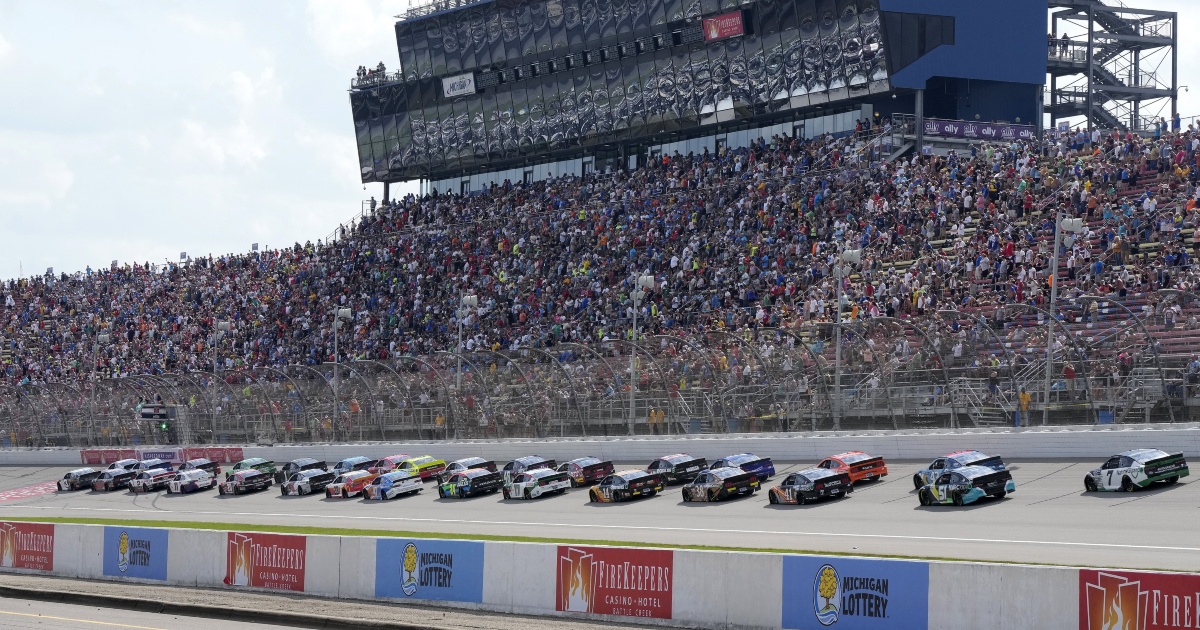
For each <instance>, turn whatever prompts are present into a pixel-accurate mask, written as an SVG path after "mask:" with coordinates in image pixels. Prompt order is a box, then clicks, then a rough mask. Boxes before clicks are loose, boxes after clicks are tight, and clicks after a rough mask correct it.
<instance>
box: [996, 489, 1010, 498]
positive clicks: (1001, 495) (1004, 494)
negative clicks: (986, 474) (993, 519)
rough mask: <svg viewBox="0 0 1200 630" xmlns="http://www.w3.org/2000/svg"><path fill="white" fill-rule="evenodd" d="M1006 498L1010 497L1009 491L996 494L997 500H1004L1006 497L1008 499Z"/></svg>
mask: <svg viewBox="0 0 1200 630" xmlns="http://www.w3.org/2000/svg"><path fill="white" fill-rule="evenodd" d="M1006 496H1008V491H1007V490H1001V491H1000V492H997V493H996V498H997V499H1003V498H1004V497H1006Z"/></svg>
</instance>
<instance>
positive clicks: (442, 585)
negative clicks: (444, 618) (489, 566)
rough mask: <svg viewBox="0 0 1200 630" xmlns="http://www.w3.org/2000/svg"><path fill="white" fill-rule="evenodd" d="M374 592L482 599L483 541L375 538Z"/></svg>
mask: <svg viewBox="0 0 1200 630" xmlns="http://www.w3.org/2000/svg"><path fill="white" fill-rule="evenodd" d="M375 596H376V597H391V598H396V599H433V600H440V601H454V602H474V603H480V602H482V601H483V543H481V542H471V541H461V540H416V539H413V540H410V539H404V538H380V539H378V540H377V541H376V542H375Z"/></svg>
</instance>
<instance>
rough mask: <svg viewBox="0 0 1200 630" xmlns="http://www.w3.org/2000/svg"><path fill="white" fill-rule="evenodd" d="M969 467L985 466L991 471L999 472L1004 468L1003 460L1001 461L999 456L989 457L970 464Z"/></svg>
mask: <svg viewBox="0 0 1200 630" xmlns="http://www.w3.org/2000/svg"><path fill="white" fill-rule="evenodd" d="M970 465H971V466H986V467H988V468H993V469H996V470H999V469H1000V468H1003V467H1004V460H1003V459H1001V458H1000V456H999V455H992V456H991V457H985V458H983V459H981V460H979V461H975V462H971V464H970ZM997 467H999V468H997Z"/></svg>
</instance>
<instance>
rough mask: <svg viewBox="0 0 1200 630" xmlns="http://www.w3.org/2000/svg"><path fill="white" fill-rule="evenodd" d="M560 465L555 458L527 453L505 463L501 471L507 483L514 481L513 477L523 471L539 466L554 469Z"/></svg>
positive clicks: (535, 468)
mask: <svg viewBox="0 0 1200 630" xmlns="http://www.w3.org/2000/svg"><path fill="white" fill-rule="evenodd" d="M557 467H558V463H557V462H555V461H554V460H553V459H546V458H545V457H542V456H541V455H526V456H525V457H518V458H516V459H514V460H512V461H511V462H508V463H507V464H505V465H504V469H503V470H501V471H500V472H501V473H502V474H503V475H504V482H505V483H512V480H513V477H515V476H517V475H518V474H520V473H523V472H529V471H531V470H537V469H539V468H549V469H550V470H554V469H555V468H557Z"/></svg>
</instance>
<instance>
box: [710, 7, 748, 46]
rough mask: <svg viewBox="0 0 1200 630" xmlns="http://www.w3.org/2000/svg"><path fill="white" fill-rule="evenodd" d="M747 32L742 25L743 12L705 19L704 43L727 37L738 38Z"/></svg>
mask: <svg viewBox="0 0 1200 630" xmlns="http://www.w3.org/2000/svg"><path fill="white" fill-rule="evenodd" d="M745 32H746V29H745V26H744V25H743V24H742V12H741V11H734V12H733V13H725V14H722V15H714V16H713V17H709V18H704V41H706V42H711V41H713V40H717V39H725V38H727V37H737V36H738V35H742V34H744V33H745Z"/></svg>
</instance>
